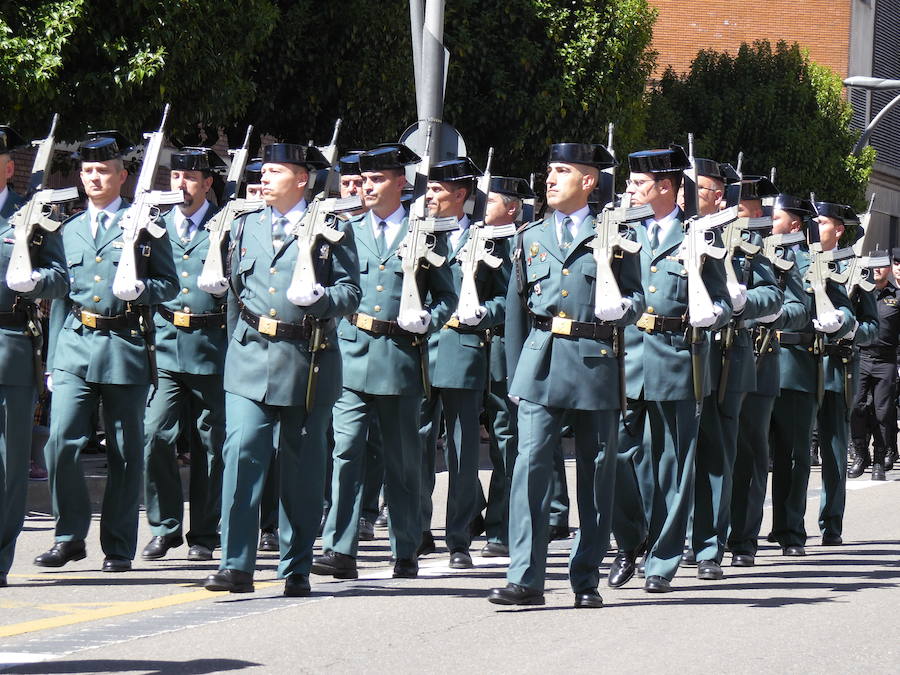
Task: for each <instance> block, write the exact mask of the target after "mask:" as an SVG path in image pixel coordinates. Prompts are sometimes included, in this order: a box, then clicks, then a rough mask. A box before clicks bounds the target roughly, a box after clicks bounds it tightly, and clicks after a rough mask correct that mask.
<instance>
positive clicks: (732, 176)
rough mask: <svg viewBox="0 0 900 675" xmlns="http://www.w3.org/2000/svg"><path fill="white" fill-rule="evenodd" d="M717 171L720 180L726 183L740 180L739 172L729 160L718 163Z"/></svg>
mask: <svg viewBox="0 0 900 675" xmlns="http://www.w3.org/2000/svg"><path fill="white" fill-rule="evenodd" d="M719 173H721V174H722V180H724V181H725V183H726V184H728V185H731V184H732V183H740V182H741V174H739V173H738V172H737V169H735V168H734V167H733V166H731V164H730V163H729V162H722V163H721V164H719Z"/></svg>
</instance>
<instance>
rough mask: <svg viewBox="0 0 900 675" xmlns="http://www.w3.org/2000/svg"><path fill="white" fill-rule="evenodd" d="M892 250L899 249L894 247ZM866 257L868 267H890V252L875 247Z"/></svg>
mask: <svg viewBox="0 0 900 675" xmlns="http://www.w3.org/2000/svg"><path fill="white" fill-rule="evenodd" d="M894 251H900V249H896V248H895V249H894ZM866 258H868V260H867V261H866V262H867V263H868V265H867V266H868V267H890V264H891V254H890V253H889V252H888V251H883V250H881V249H875V250H874V251H872V252H870V253H869V255H868V256H866Z"/></svg>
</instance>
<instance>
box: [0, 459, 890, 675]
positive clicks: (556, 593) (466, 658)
mask: <svg viewBox="0 0 900 675" xmlns="http://www.w3.org/2000/svg"><path fill="white" fill-rule="evenodd" d="M567 468H568V471H569V478H570V481H573V483H572V484H573V485H574V475H573V474H574V466H573V465H572V464H571V462H569V463H567ZM487 477H488V476H487V472H482V479H483V480H484V481H486V480H487ZM438 478H439V480H438V487H437V491H436V509H435V524H436V525H438V524H440V523H442V522H443V511H444V509H443V505H442V501H443V499H444V498H445V491H446V474H439V477H438ZM889 478H894V479H895V480H888V481H887V482H885V483H873V482H872V481H870V480H868V478H867V477H866V478H860V479H857V480H854V481H850V488H851V489H850V491H849V494H848V502H847V515H846V519H845V527H844V540H845V544H844V545H843V546H841V547H822V546H820V545H819V538H818V536H815V537H811V538H810V541H809V545H808V547H807V551H808V555H807V556H806V557H805V558H785V557H783V556H782V555H781V552H780V550H779V549H778V548H777V547H775V546H774V545H771V544H766V543H765V542H763V544H762V549H761V551H760V555H759V557H758V558H757V565H756V567H753V568H732V567H730V566H728V564H727V563H728V561H729V560H730V557H729V556H727V555H726V564H725V567H724V569H725V573H726V578H725V579H723V580H721V581H699V580H697V578H696V576H695V575H696V572H695V568H682V569H681V570H680V572H679V574H678V576H677V577H676V579H675V581H674V583H673V586H674V588H675V591H674V592H673V593H670V594H668V595H662V596H660V595H649V594H646V593H644V591H643V590H642V588H641V584H640V583H639V580H637V579H635V580H633V581H631V582H630V583H629V584H628V585H626V586H625V587H624V588H621V589H617V590H613V589H610V588H606V587H601V589H600V592H601V593H602V595H603V597H604V600H605V602H606V606H605V607H604V608H602V609H597V610H575V609H574V608H572V594H571V592H570V590H569V587H568V584H567V580H566V562H567V554H568V547H569V546H570V544H571V540H569V541H568V542H566V541H563V542H554V544H553V547H552V550H551V556H550V564H549V567H548V571H549V578H548V588H547V591H548V592H547V605H546V606H545V607H539V608H530V609H524V608H523V609H508V608H501V607H498V606H496V605H492V604H490V603H488V602H487V601H486V600H485V596H486V594H487V591H488V589H490V588H492V587H494V586H498V585H504V584H505V579H504V573H505V564H506V560H505V559H482V558H480V557H478V556H475V563H476V568H475V569H474V570H470V571H451V570H450V569H449V568H448V567H447V564H446V563H447V558H448V554H447V551H446V549H444V548H443V547H442V545H441V544H442V542H440V541H439V550H438V553H436V554H434V555H431V556H428V557H427V558H423V559H422V560H421V564H422V568H421V573H420V577H419V578H418V579H416V580H394V579H392V578H391V565H390V562H389V559H390V549H389V547H388V543H387V531H386V530H378V531H377V538H376V540H375V541H374V542H370V543H364V544H363V545H362V547H361V553H360V562H361V570H360V578H359V579H358V580H354V581H335V580H332V579H330V578H326V577H315V576H314V577H312V580H313V596H312V597H310V598H285V597H283V596H282V595H281V592H282V582H280V581H278V580H277V579H276V578H275V568H276V563H277V556H276V555H275V554H261V555H260V560H259V568H258V571H257V574H256V582H257V583H256V592H255V593H252V594H242V595H228V594H215V593H210V592H208V591H206V590H204V589H203V588H202V587H200V586H198V582H199V581H201V580H202V579H203V577H204V576H205V575H206V574H208V573H209V572H210V571H212V570H214V569H215V567H216V564H215V563H214V562H212V563H191V562H188V561H187V560H186V559H185V555H186V553H187V548H186V546H184V547H181V548H179V549H175V550H174V551H172V552H171V553H170V555H169V557H167V558H166V559H165V560H162V561H157V562H153V563H150V562H144V561H140V560H138V561H136V562H135V570H134V571H133V572H131V573H126V574H103V573H101V572H99V567H100V563H101V561H102V553H101V552H100V547H99V543H98V541H97V528H96V526H95V527H93V528H92V531H91V537H92V538H91V539H90V540H89V542H88V557H87V558H86V559H85V560H82V561H80V562H77V563H70V564H69V565H67V566H66V567H64V568H62V569H59V570H47V569H41V568H37V567H33V566H32V564H31V560H32V558H33V557H34V556H35V555H37V554H38V553H40V552H42V551H43V550H45V549H47V548H48V547H49V546H50V545H51V543H52V538H53V537H52V525H53V524H52V519H51V518H49V517H48V516H47V515H46V514H40V513H37V512H32V513H30V514H29V517H28V520H27V523H26V529H25V531H24V532H23V533H22V536H21V537H20V539H19V548H18V552H17V558H16V563H15V564H14V566H13V569H12V571H11V574H10V577H9V583H10V586H9V587H8V588H5V589H0V671H3V672H16V673H113V672H124V673H218V672H237V671H245V672H254V673H256V672H258V673H263V672H265V673H275V672H278V673H282V672H284V673H298V672H311V673H312V672H323V671H330V672H339V673H344V672H375V673H389V672H390V673H397V672H400V673H407V672H417V671H418V672H422V671H431V672H440V673H444V672H453V673H459V672H471V671H476V672H479V671H480V672H516V673H548V672H560V671H574V670H576V669H577V670H590V671H597V672H610V671H613V670H627V671H629V672H634V671H637V670H639V669H641V670H643V669H653V671H665V672H671V671H673V670H675V671H681V672H686V673H694V672H707V673H708V672H728V673H744V672H748V673H749V672H754V673H758V672H778V673H808V672H840V673H848V672H866V673H872V672H893V673H895V672H897V671H898V669H900V666H898V665H897V664H898V647H897V644H898V643H897V639H896V627H897V624H896V623H895V622H896V621H898V617H900V611H898V610H897V607H898V606H900V588H898V582H900V518H898V504H900V484H898V482H897V481H896V479H898V478H900V471H897V472H894V474H893V475H890V476H889ZM818 486H819V479H818V474H817V473H816V470H815V469H814V475H813V478H812V480H811V483H810V493H809V495H810V501H809V502H808V505H809V509H808V513H807V529H808V531H809V532H810V533H817V532H818V528H817V527H816V522H815V521H816V518H815V514H816V511H817V506H818ZM769 515H770V511H769V509H768V508H767V509H766V522H765V523H764V526H763V532H764V533H765V532H767V531H768V530H767V528H768V526H769V520H768V519H769ZM434 532H435V534H436V535H437V536H440V535H442V534H443V532H442V530H441V529H440V528H439V527H435V528H434ZM149 536H150V535H149V533H148V531H147V529H146V525H145V524H142V531H141V536H140V539H141V540H140V542H139V547H142V546H143V544H144V543H146V541H147V540H148V539H149ZM482 543H483V541H482V540H478V541H476V543H475V544H474V545H473V551H477V550H478V549H479V548H480V547H481V545H482ZM608 561H609V560H608V559H607V561H606V562H607V563H608Z"/></svg>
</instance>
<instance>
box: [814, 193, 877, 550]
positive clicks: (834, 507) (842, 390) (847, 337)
mask: <svg viewBox="0 0 900 675" xmlns="http://www.w3.org/2000/svg"><path fill="white" fill-rule="evenodd" d="M815 210H816V214H817V217H816V220H817V221H818V224H819V239H820V241H821V242H822V249H823V250H825V251H827V250H831V249H833V248H836V247H837V246H838V242H839V240H840V238H841V237H842V236H843V235H844V231H845V229H846V224H847V223H853V222H858V218H857V216H856V213H854V211H853V209H851V208H850V207H849V206H845V205H843V204H833V203H830V202H816V203H815ZM857 234H858V235H859V236H861V235H862V233H861V232H857ZM850 303H851V305H850V306H851V309H852V310H853V316H854V317H855V319H856V321H855V324H854V326H853V327H852V328H851V329H850V330H849V331H848V332H847V333H846V334H844V335H843V336H841V338H840V339H829V340H827V341H826V343H825V357H824V361H825V364H824V366H825V394H824V396H823V398H822V403H821V404H820V405H819V410H818V412H817V421H818V429H819V453H820V455H821V458H822V491H821V496H820V503H819V530H820V531H821V533H822V544H823V545H824V546H839V545H840V544H842V543H843V539H842V536H841V534H842V531H843V524H844V506H845V504H846V502H847V445H848V443H849V440H850V409H851V405H852V401H853V395H854V393H855V391H854V390H855V382H856V377H855V376H854V372H856V371H857V370H858V363H857V361H858V359H859V347H860V346H861V345H868V344H871V343H872V342H874V341H875V340H876V339H877V337H878V308H877V306H876V304H875V298H874V296H873V295H872V293H871V292H870V291H866V290H863V289H862V288H858V287H857V288H856V289H854V290H853V295H852V296H851V297H850Z"/></svg>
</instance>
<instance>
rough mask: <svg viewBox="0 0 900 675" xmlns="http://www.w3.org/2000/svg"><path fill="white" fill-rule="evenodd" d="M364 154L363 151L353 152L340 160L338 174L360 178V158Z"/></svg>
mask: <svg viewBox="0 0 900 675" xmlns="http://www.w3.org/2000/svg"><path fill="white" fill-rule="evenodd" d="M362 153H363V151H362V150H353V151H352V152H349V153H348V154H346V155H344V156H343V157H341V158H340V159H339V160H338V167H337V168H338V173H340V174H341V175H342V176H358V175H359V173H360V170H359V156H360V155H361V154H362Z"/></svg>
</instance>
